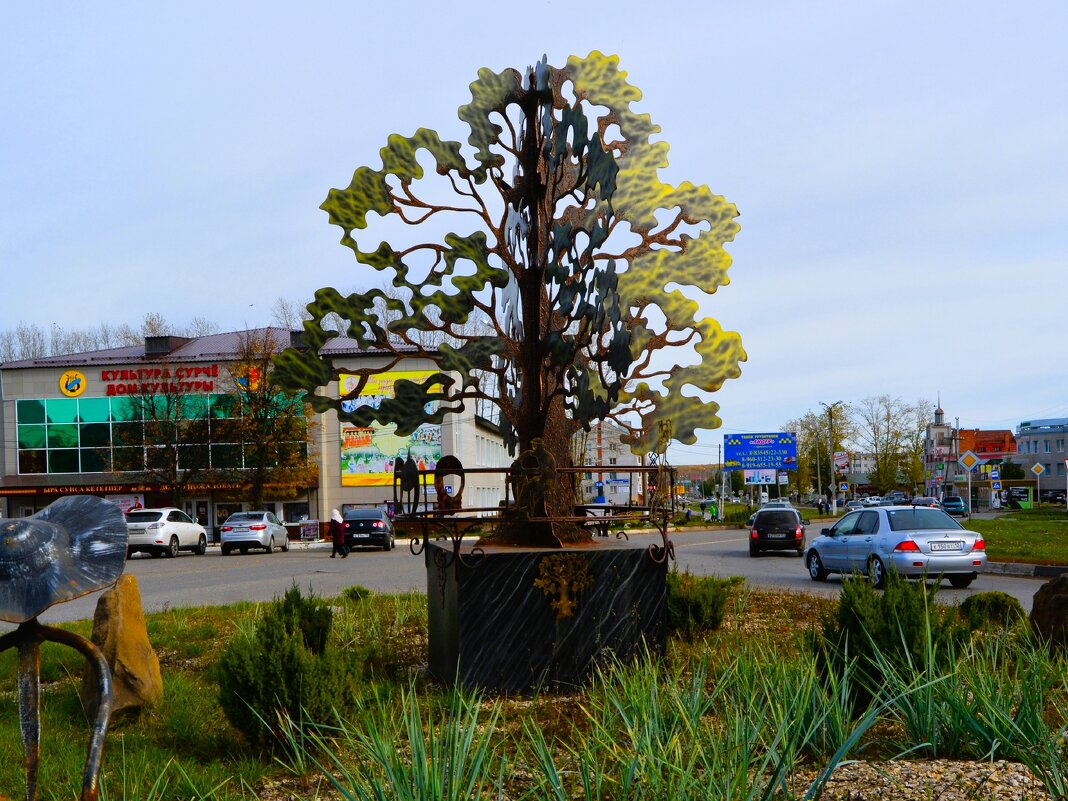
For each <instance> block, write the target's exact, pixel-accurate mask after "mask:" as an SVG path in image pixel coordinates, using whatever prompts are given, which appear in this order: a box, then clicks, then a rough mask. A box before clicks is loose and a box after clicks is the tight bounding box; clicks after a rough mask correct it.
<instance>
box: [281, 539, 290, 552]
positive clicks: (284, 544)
mask: <svg viewBox="0 0 1068 801" xmlns="http://www.w3.org/2000/svg"><path fill="white" fill-rule="evenodd" d="M282 553H289V537H286V538H285V540H283V542H282Z"/></svg>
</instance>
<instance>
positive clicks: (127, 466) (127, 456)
mask: <svg viewBox="0 0 1068 801" xmlns="http://www.w3.org/2000/svg"><path fill="white" fill-rule="evenodd" d="M111 454H112V459H113V467H114V469H115V472H117V473H135V472H139V471H141V470H144V469H145V449H144V448H112V449H111Z"/></svg>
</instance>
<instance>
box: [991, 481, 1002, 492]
mask: <svg viewBox="0 0 1068 801" xmlns="http://www.w3.org/2000/svg"><path fill="white" fill-rule="evenodd" d="M990 489H992V490H999V489H1001V482H1000V481H991V482H990Z"/></svg>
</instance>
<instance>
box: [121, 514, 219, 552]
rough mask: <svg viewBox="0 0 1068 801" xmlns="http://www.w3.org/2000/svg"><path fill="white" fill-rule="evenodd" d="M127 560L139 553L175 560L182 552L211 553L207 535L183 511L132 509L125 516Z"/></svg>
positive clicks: (201, 527) (200, 526) (202, 528)
mask: <svg viewBox="0 0 1068 801" xmlns="http://www.w3.org/2000/svg"><path fill="white" fill-rule="evenodd" d="M126 530H127V532H128V533H129V539H128V540H127V541H126V558H129V557H131V556H133V555H134V554H135V553H137V552H138V551H143V552H144V553H150V554H152V555H153V556H163V555H164V554H166V555H167V556H170V557H174V556H177V555H178V552H179V551H192V552H193V553H195V554H200V555H203V553H204V552H205V551H206V550H207V549H208V533H207V532H206V531H205V530H204V527H203V526H202V525H200V524H199V523H196V522H194V521H193V520H192V518H190V517H189V515H187V514H186V513H185V512H183V511H182V510H181V509H175V508H174V507H171V506H165V507H161V508H159V509H131V510H130V511H129V512H127V513H126Z"/></svg>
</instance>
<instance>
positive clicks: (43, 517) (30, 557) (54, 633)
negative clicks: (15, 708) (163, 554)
mask: <svg viewBox="0 0 1068 801" xmlns="http://www.w3.org/2000/svg"><path fill="white" fill-rule="evenodd" d="M126 539H127V529H126V519H125V517H124V516H123V514H122V512H121V511H120V510H119V508H118V507H117V506H116V505H115V504H113V503H111V502H110V501H106V500H104V499H103V498H97V497H94V496H89V495H74V496H69V497H66V498H61V499H60V500H58V501H56V502H55V503H53V504H52V505H50V506H48V507H47V508H46V509H43V510H42V511H40V512H38V513H37V514H36V515H34V516H33V517H29V518H21V519H10V520H0V620H4V621H6V622H8V623H17V624H18V628H17V629H15V631H12V632H8V633H7V634H5V635H3V636H2V637H0V652H3V651H6V650H7V649H8V648H17V649H18V671H19V680H18V697H19V720H20V724H21V728H22V745H23V750H24V753H25V764H26V795H25V797H26V801H34V799H36V798H37V776H38V767H39V760H40V750H41V715H40V699H41V643H43V642H46V641H49V642H56V643H61V644H63V645H68V646H70V647H71V648H74V649H75V650H77V651H78V652H80V653H81V654H82V655H83V656H84V657H85V658H86V660H87V661H88V662H89V664H90V665H91V666H92V668H93V671H94V673H95V675H96V680H97V682H98V684H99V697H100V703H99V704H98V705H97V708H96V710H90V711H91V712H92V713H93V721H92V729H91V733H90V736H89V751H88V756H87V757H86V763H85V771H84V773H83V777H82V793H81V799H82V801H95V799H96V798H97V797H98V793H99V788H98V786H97V777H98V775H99V773H100V760H101V756H102V754H103V750H104V737H105V736H106V735H107V728H108V720H109V718H110V716H111V671H110V669H109V668H108V664H107V661H106V660H105V659H104V655H103V654H102V653H101V652H100V649H98V648H97V647H96V646H95V645H93V643H92V642H90V641H89V640H87V639H85V638H84V637H82V636H80V635H78V634H74V633H73V632H69V631H64V630H63V629H58V628H54V627H52V626H45V625H42V624H41V623H39V622H38V621H37V616H38V615H39V614H41V613H42V612H43V611H44V610H46V609H48V608H49V607H50V606H53V605H55V604H58V603H63V602H64V601H69V600H72V599H74V598H78V597H80V596H82V595H85V594H87V593H90V592H95V591H96V590H101V589H104V588H106V587H109V586H111V585H112V584H114V583H115V581H116V580H117V579H118V577H119V575H120V574H121V573H122V570H123V567H124V565H125V564H126Z"/></svg>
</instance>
